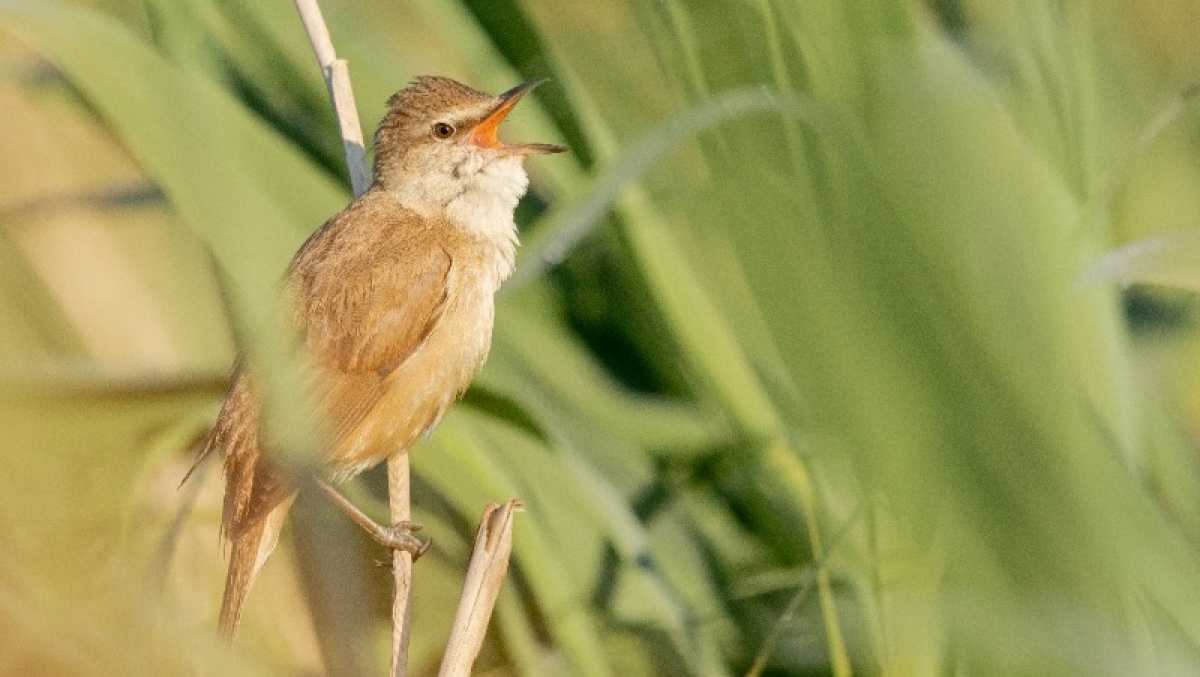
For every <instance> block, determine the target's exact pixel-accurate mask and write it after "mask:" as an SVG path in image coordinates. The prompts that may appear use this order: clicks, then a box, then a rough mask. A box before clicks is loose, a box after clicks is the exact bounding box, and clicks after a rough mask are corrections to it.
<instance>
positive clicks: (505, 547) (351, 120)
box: [296, 0, 521, 677]
mask: <svg viewBox="0 0 1200 677" xmlns="http://www.w3.org/2000/svg"><path fill="white" fill-rule="evenodd" d="M296 10H297V11H298V12H300V19H301V20H302V21H303V22H304V29H305V31H307V32H308V39H309V41H310V42H311V43H312V48H313V53H315V54H316V57H317V64H318V65H319V66H320V67H321V72H322V73H323V74H324V76H325V85H326V86H327V87H328V89H329V98H330V99H331V100H332V101H333V109H334V112H335V114H336V115H337V121H338V128H339V130H340V132H341V135H342V146H343V149H344V150H345V153H346V166H347V167H348V168H349V171H350V185H351V187H352V189H353V190H354V195H355V197H357V196H359V195H362V194H363V193H364V192H366V191H367V189H368V188H370V187H371V170H370V168H369V167H368V166H367V152H366V147H365V145H364V144H363V134H362V125H361V124H360V123H359V120H358V108H357V107H356V106H355V104H354V90H353V89H352V88H351V86H350V69H349V66H348V64H347V63H346V61H345V60H344V59H339V58H337V52H336V51H334V49H333V41H332V40H331V39H330V37H329V28H328V26H326V24H325V18H324V17H323V16H322V15H321V8H320V7H319V6H318V5H317V0H296ZM409 475H410V470H409V463H408V454H407V453H405V454H395V455H393V456H392V457H391V458H389V459H388V508H389V511H390V513H391V520H392V524H398V523H400V522H409V521H411V520H412V505H411V500H410V477H409ZM520 507H521V503H520V501H518V500H517V499H515V498H514V499H509V500H508V502H507V503H505V504H504V505H503V506H498V505H496V504H495V503H492V504H490V505H488V507H487V508H486V509H484V512H483V519H482V520H481V521H480V524H479V531H478V532H477V533H476V534H475V549H474V551H472V553H471V563H470V566H469V567H468V568H467V577H466V580H464V581H463V590H462V596H461V597H460V598H459V602H458V610H457V612H456V613H455V615H454V627H453V628H451V630H450V639H449V641H448V642H447V643H446V651H445V653H444V654H443V656H442V665H441V669H440V670H439V671H438V675H439V677H466V676H467V675H470V674H471V667H472V666H473V665H474V664H475V658H476V657H477V656H478V655H479V650H480V648H482V646H483V639H484V637H485V636H486V634H487V628H488V624H489V622H490V621H491V617H492V610H493V609H494V608H495V606H496V598H497V597H498V596H499V595H500V590H501V589H502V588H503V587H504V577H505V575H506V574H507V572H508V562H509V558H510V556H511V555H512V528H513V513H514V512H516V511H517V510H518V509H519V508H520ZM412 565H413V560H412V555H411V554H410V553H408V552H404V551H402V550H396V551H393V553H392V577H393V579H394V581H395V596H394V598H393V600H392V666H391V675H392V677H403V676H404V675H405V674H407V672H408V640H409V636H410V633H411V625H412V623H411V621H412V617H411V607H410V604H409V600H410V598H411V595H412Z"/></svg>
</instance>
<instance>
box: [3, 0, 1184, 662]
mask: <svg viewBox="0 0 1200 677" xmlns="http://www.w3.org/2000/svg"><path fill="white" fill-rule="evenodd" d="M322 5H323V8H324V10H325V15H326V18H327V20H328V21H329V24H330V28H331V30H332V34H333V38H334V42H335V44H336V45H337V48H338V50H339V52H340V54H341V55H342V56H344V57H345V58H348V59H349V60H350V63H351V73H352V76H353V78H354V83H355V88H356V93H357V97H358V101H359V104H360V106H361V113H362V117H363V119H364V121H374V120H377V119H378V117H379V116H380V114H381V112H382V109H383V103H384V101H385V100H386V98H387V96H388V95H389V94H390V93H391V92H392V91H394V90H395V89H397V88H399V87H400V86H402V85H403V84H404V83H405V82H406V81H407V80H408V79H409V78H410V77H412V76H413V75H417V74H422V73H437V74H445V75H450V76H453V77H457V78H459V79H462V80H464V81H466V82H469V83H472V84H474V85H477V86H479V87H482V88H485V89H489V90H492V91H500V90H502V89H504V88H506V87H508V86H510V85H511V84H513V83H515V82H517V81H519V80H521V79H522V78H526V77H533V76H549V77H551V78H553V80H554V84H553V85H550V86H547V87H544V88H542V89H539V90H538V92H537V93H536V96H535V97H533V99H534V100H532V101H531V102H530V103H529V104H523V110H522V111H521V112H520V113H518V114H517V115H515V116H514V118H513V120H512V122H511V123H510V124H509V127H510V129H509V131H508V133H509V134H510V135H511V136H512V137H513V138H521V139H531V140H539V141H559V142H566V143H568V144H570V145H571V146H572V148H573V150H574V151H575V152H574V153H573V154H572V155H571V156H570V157H568V158H554V159H550V160H544V161H537V162H533V163H531V167H530V170H531V172H532V173H533V176H534V189H533V193H532V194H531V196H530V197H529V198H527V199H526V201H525V203H524V205H523V207H522V208H521V211H520V213H519V216H520V220H521V221H522V230H523V239H524V240H525V243H526V244H525V246H524V248H523V250H522V254H521V260H520V262H519V268H518V275H517V277H516V279H514V280H513V281H512V282H511V284H510V285H509V286H508V287H507V288H506V289H505V290H504V291H503V292H502V300H501V307H500V309H499V312H498V326H497V328H496V337H495V347H494V349H493V352H492V357H491V359H490V362H489V364H488V366H487V368H486V369H485V371H484V373H483V374H482V375H481V377H480V379H479V380H478V383H477V385H476V387H475V388H473V389H472V391H471V392H470V393H469V394H468V396H467V398H466V401H465V402H464V403H463V404H461V405H459V406H458V407H457V408H456V409H455V410H454V411H453V413H452V414H451V415H450V416H448V417H447V420H446V421H445V422H444V423H443V424H442V426H441V427H440V428H439V430H438V432H437V433H436V434H435V435H434V436H433V437H432V438H431V439H430V440H429V441H428V442H426V443H424V444H423V445H422V446H421V447H419V448H418V449H417V450H416V451H415V452H414V453H413V463H414V468H415V472H416V486H415V494H414V495H415V511H416V514H417V518H418V519H419V520H420V521H422V522H423V523H425V524H426V527H427V529H428V531H429V532H430V533H431V534H432V536H433V538H434V541H435V549H434V551H433V552H432V553H431V555H429V556H428V557H427V558H426V559H423V560H422V561H421V562H420V564H419V565H418V566H417V569H416V590H417V592H416V596H417V597H416V604H417V607H416V611H415V615H416V619H417V621H416V625H415V635H414V644H413V665H414V669H415V670H416V671H417V672H418V673H420V674H424V673H426V672H429V673H432V672H433V671H435V670H436V665H437V662H438V659H439V655H440V647H441V644H442V642H443V641H444V638H445V636H446V634H447V632H448V624H449V622H450V619H451V617H452V614H453V608H454V604H455V601H456V598H457V587H458V583H459V581H460V579H461V576H462V571H463V567H464V563H465V560H466V558H467V555H468V548H469V544H470V542H471V534H472V531H473V528H474V524H475V520H476V519H477V518H478V515H479V514H480V512H481V510H482V508H483V506H484V505H485V504H486V503H487V502H488V501H492V500H500V499H504V498H507V497H509V496H520V497H521V498H522V499H524V501H525V503H526V505H527V506H528V508H527V510H526V511H525V512H524V513H523V514H521V515H520V517H519V519H518V526H517V529H516V532H515V540H514V544H515V545H514V564H513V569H512V571H511V575H510V581H509V584H508V588H507V590H506V591H505V593H504V595H503V596H502V597H501V600H500V605H499V608H498V610H497V616H496V620H495V623H494V625H493V632H492V633H491V635H490V639H489V643H488V645H487V647H486V650H485V654H484V656H483V657H482V658H481V661H480V664H479V666H478V668H479V670H480V672H481V673H482V672H486V673H487V674H523V675H544V674H580V675H609V674H613V675H615V674H620V675H625V674H631V675H632V674H703V675H720V674H743V673H746V672H747V671H751V672H754V671H759V670H765V673H766V674H779V675H784V674H789V675H790V674H826V673H829V674H834V675H838V676H839V677H841V676H843V675H849V674H852V673H856V672H857V673H860V674H889V675H909V674H912V675H925V674H961V675H989V674H1005V675H1011V674H1029V675H1051V674H1064V675H1066V674H1113V675H1117V674H1120V675H1124V674H1190V673H1192V672H1194V671H1195V670H1196V669H1197V666H1198V665H1200V591H1198V590H1197V589H1196V586H1195V584H1194V582H1195V581H1196V580H1200V557H1198V555H1200V551H1198V548H1200V512H1198V509H1197V506H1200V457H1198V456H1197V453H1196V452H1197V440H1198V437H1197V426H1196V422H1197V419H1196V417H1197V408H1196V402H1197V401H1198V400H1197V397H1198V395H1200V389H1198V388H1197V386H1200V378H1198V377H1200V370H1198V369H1197V365H1200V361H1198V358H1200V351H1198V350H1197V347H1198V346H1200V342H1197V336H1196V332H1195V327H1194V324H1195V322H1194V318H1195V316H1196V310H1195V302H1194V296H1193V295H1194V292H1195V291H1196V289H1197V288H1198V287H1200V273H1198V271H1200V256H1198V255H1197V252H1200V244H1198V243H1200V234H1198V233H1200V231H1197V230H1196V224H1197V223H1200V191H1197V190H1196V186H1197V185H1200V162H1198V161H1197V159H1198V156H1197V150H1198V148H1197V139H1198V138H1200V135H1198V134H1197V132H1200V126H1198V125H1197V116H1196V115H1195V110H1194V108H1195V103H1194V99H1195V92H1196V89H1195V85H1196V83H1197V82H1200V57H1197V56H1196V55H1195V54H1193V51H1194V50H1192V49H1191V44H1192V43H1191V40H1193V39H1194V34H1195V31H1194V30H1191V27H1194V26H1195V25H1196V24H1197V22H1200V4H1196V3H1188V2H1182V3H1162V4H1160V3H1155V2H1150V1H1149V0H1094V1H1090V2H1078V3H1051V2H1043V1H1041V0H1013V1H1012V2H1001V3H994V2H986V1H984V0H962V1H961V2H959V1H955V0H938V1H936V2H916V1H914V0H909V1H906V0H854V1H853V2H845V1H843V0H809V1H807V2H802V3H786V2H777V1H775V0H760V1H743V2H736V1H732V0H730V1H721V2H715V1H714V2H699V3H685V2H678V1H674V0H665V1H663V2H642V1H635V2H629V3H560V2H551V1H549V0H522V1H520V2H518V1H516V0H463V1H462V2H459V3H451V2H424V3H392V2H387V1H385V0H369V1H351V0H326V1H325V2H323V3H322ZM0 29H2V30H3V33H4V35H5V36H6V37H5V39H4V41H3V42H0V48H2V49H0V55H3V58H4V65H5V68H4V70H3V73H4V80H3V82H2V84H0V102H2V103H0V105H3V106H4V110H5V111H6V114H7V115H6V117H7V118H8V120H9V121H8V124H6V125H5V129H4V130H3V131H0V143H3V144H4V145H3V148H4V149H5V155H6V157H8V158H9V161H8V162H7V163H5V167H4V170H3V171H4V179H5V180H4V182H2V183H3V184H4V187H3V188H0V215H2V217H3V218H0V285H2V289H3V294H0V378H2V379H3V384H4V387H3V389H2V390H0V430H3V431H4V435H3V440H4V442H3V447H2V448H3V450H4V457H3V458H4V461H5V463H6V465H7V468H8V471H7V472H4V473H0V542H2V543H3V544H4V546H5V547H3V548H0V637H2V638H3V639H0V673H4V674H243V673H244V674H296V673H301V674H307V673H313V672H321V671H327V670H335V669H341V670H346V669H347V668H346V666H347V665H350V666H357V668H356V669H357V670H361V671H363V672H369V673H379V672H381V671H382V670H383V669H384V668H383V666H384V665H385V664H386V661H387V656H388V646H389V644H388V621H387V619H388V607H389V601H390V588H389V585H390V578H389V575H388V572H387V571H386V569H384V568H382V567H379V566H375V565H374V560H376V559H379V558H381V557H382V554H381V553H380V552H379V551H378V550H377V549H376V548H375V547H374V546H373V545H372V544H370V543H369V542H367V541H366V540H365V539H364V538H363V537H361V536H360V535H358V534H356V533H353V532H349V531H347V530H346V528H345V525H344V524H343V523H342V522H341V521H339V520H338V519H337V518H336V517H332V516H330V515H328V514H325V513H319V512H318V513H316V514H313V513H310V512H306V511H300V512H299V513H298V515H297V518H296V520H295V522H296V524H294V525H293V528H292V531H291V532H289V533H290V535H291V536H292V537H291V538H288V539H285V540H286V542H285V543H284V545H283V546H282V547H281V548H280V551H279V552H278V553H277V555H276V557H275V558H274V560H273V561H272V563H271V564H270V565H269V566H268V567H267V569H266V570H265V572H264V575H263V577H262V580H261V581H260V583H259V584H258V586H257V587H256V589H255V590H254V592H253V593H252V595H251V598H250V601H249V605H248V606H249V608H248V611H247V621H246V625H245V628H244V632H243V633H242V636H241V637H240V639H239V641H238V643H237V644H236V645H235V646H234V647H233V648H228V647H223V646H221V645H220V644H219V643H218V642H217V641H216V639H215V636H214V632H213V630H214V618H215V609H216V606H217V603H218V599H219V590H220V584H221V579H222V575H223V561H222V559H221V556H220V547H219V541H218V537H217V520H218V515H219V501H220V479H219V472H217V469H216V468H215V467H213V468H207V469H205V470H204V472H202V477H200V478H198V479H197V480H196V481H195V482H194V483H192V484H189V485H187V486H185V487H183V488H182V489H176V484H177V483H178V480H179V479H180V478H181V477H182V474H183V471H184V470H185V469H186V467H187V463H188V460H189V458H190V452H191V450H192V448H193V447H194V444H195V442H196V441H197V440H198V439H200V438H201V437H202V436H203V434H204V432H205V430H206V428H207V426H208V425H209V423H210V422H211V420H212V418H213V416H214V414H215V407H216V406H217V403H218V402H219V399H220V397H221V396H222V394H223V388H224V378H223V374H225V373H226V371H227V369H228V365H229V364H230V362H231V360H232V358H233V355H234V346H235V345H237V346H238V347H240V348H241V349H243V350H245V351H247V352H248V353H249V355H250V356H251V358H252V360H253V362H254V363H255V364H256V365H258V368H259V369H261V370H262V372H263V373H264V374H266V375H268V378H269V382H270V384H271V387H270V393H271V401H272V402H273V403H274V410H275V411H277V412H278V414H277V417H276V418H278V419H279V420H278V423H279V425H280V428H281V430H285V431H288V432H289V433H290V434H291V435H292V438H290V439H293V440H294V446H301V447H302V446H304V445H312V444H317V443H318V440H319V437H316V436H315V434H316V433H317V432H319V431H318V430H317V428H319V426H314V425H313V423H312V422H310V421H307V420H306V417H305V416H304V415H303V407H301V406H298V405H297V403H296V401H295V398H294V396H293V395H292V394H291V393H293V392H294V391H295V390H296V388H295V385H294V384H295V383H297V382H298V381H297V380H296V378H297V377H296V376H295V369H294V368H293V365H292V363H291V362H290V361H289V360H288V359H287V358H286V352H287V351H286V350H283V349H282V347H283V346H285V345H286V343H285V342H284V341H283V340H282V339H281V338H280V337H279V336H278V332H277V331H276V329H275V328H276V324H277V323H276V322H275V321H274V317H275V312H276V310H277V309H276V296H275V294H276V282H277V280H278V279H279V277H280V275H281V272H282V270H283V268H284V266H285V265H286V263H287V261H288V259H289V257H290V256H291V254H292V252H294V251H295V249H296V247H297V246H298V245H299V243H300V242H301V241H302V240H303V238H304V237H305V235H306V234H307V233H308V232H309V231H311V230H312V229H313V228H315V227H316V226H317V225H319V224H320V223H321V222H322V221H323V220H324V219H325V218H326V217H328V216H329V215H330V214H332V213H334V212H335V211H336V210H337V209H339V208H340V206H342V205H343V204H344V203H345V202H346V201H347V200H348V197H349V196H348V192H347V189H346V185H345V184H346V175H345V170H344V168H343V167H342V160H341V145H340V143H339V140H338V138H337V136H336V132H335V126H334V123H333V119H332V114H331V112H330V110H329V105H328V102H327V100H326V96H325V92H324V84H323V82H322V80H321V78H320V74H319V72H318V71H317V68H316V66H315V63H314V60H313V57H312V55H311V53H310V49H309V46H308V42H307V38H306V37H305V35H304V33H303V30H302V29H301V26H300V23H299V21H298V19H297V17H296V16H295V10H294V8H293V6H292V3H291V2H287V1H285V0H264V1H261V2H252V3H249V2H239V1H238V0H92V1H84V0H77V1H74V2H69V1H67V0H7V1H4V2H0ZM369 123H370V122H368V124H369ZM1130 285H1133V291H1129V287H1130ZM1150 285H1159V286H1150ZM1163 285H1165V286H1171V287H1178V288H1180V289H1183V290H1187V291H1175V292H1168V291H1166V290H1164V289H1163V288H1162V286H1163ZM1134 320H1136V322H1137V323H1136V325H1133V326H1135V327H1136V328H1137V330H1138V331H1137V332H1131V331H1130V330H1129V327H1130V325H1131V323H1132V322H1133V321H1134ZM234 336H236V337H237V338H236V340H235V339H234V338H233V337H234ZM351 492H352V493H353V494H354V496H355V498H356V500H358V501H359V502H360V503H362V504H363V505H364V506H365V507H366V508H367V509H368V510H369V511H370V512H373V513H374V514H376V515H383V514H384V513H385V512H386V509H385V508H384V500H385V499H384V493H383V492H384V482H383V478H382V477H381V475H380V474H379V473H378V472H375V473H371V474H369V475H367V476H365V477H364V478H363V479H362V480H360V481H359V482H357V483H356V484H355V485H354V486H353V487H351ZM330 591H333V592H332V594H331V592H330ZM339 600H340V601H339ZM342 654H345V655H342Z"/></svg>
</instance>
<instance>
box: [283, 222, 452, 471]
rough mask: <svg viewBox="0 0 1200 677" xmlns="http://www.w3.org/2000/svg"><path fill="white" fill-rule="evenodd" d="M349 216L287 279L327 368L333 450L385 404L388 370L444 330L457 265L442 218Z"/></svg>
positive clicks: (313, 351) (317, 357) (309, 248)
mask: <svg viewBox="0 0 1200 677" xmlns="http://www.w3.org/2000/svg"><path fill="white" fill-rule="evenodd" d="M368 207H369V203H368ZM344 214H345V216H346V217H347V218H349V219H350V221H348V222H338V221H336V220H335V222H334V223H332V224H330V227H329V228H328V229H327V230H328V233H327V234H326V235H325V237H327V238H329V240H330V241H329V242H321V241H319V240H318V241H316V242H311V243H309V245H306V247H305V250H304V251H302V252H301V253H300V255H299V256H298V257H297V264H296V265H295V266H294V267H293V272H292V275H291V279H290V280H289V282H290V284H289V287H290V288H291V292H292V294H293V295H294V296H293V299H294V301H293V302H294V304H295V307H296V308H297V310H298V313H297V323H298V324H299V325H300V326H301V328H302V329H303V332H304V336H305V342H306V345H307V348H308V351H309V354H310V355H311V356H312V357H313V359H314V361H315V362H316V363H317V364H318V365H320V367H321V372H322V376H323V384H322V386H323V394H324V396H323V397H322V400H323V401H324V403H325V406H324V409H325V411H326V413H327V414H328V415H329V416H330V418H331V419H332V420H331V422H330V423H331V426H332V428H333V429H332V431H331V432H332V433H333V439H332V440H331V442H332V443H333V444H332V448H331V449H330V452H331V453H333V454H336V453H337V448H338V447H339V444H340V441H341V440H342V439H343V437H344V436H345V435H346V434H347V433H348V432H349V431H350V430H352V429H353V428H354V427H355V426H356V425H357V424H358V423H359V422H360V421H361V420H362V418H363V416H365V415H366V414H367V413H368V412H370V411H371V409H372V408H373V407H374V406H375V404H376V403H377V402H378V400H379V398H380V396H381V395H382V394H383V392H384V389H385V388H386V384H385V379H386V377H387V375H388V374H390V373H391V372H392V371H394V370H395V369H396V368H397V367H399V366H400V365H401V364H403V363H404V361H405V360H406V359H407V358H408V357H409V356H410V355H412V354H413V353H414V352H415V351H416V350H417V349H418V348H419V347H420V346H421V345H422V343H423V342H424V341H425V339H426V338H427V337H428V336H429V334H430V332H432V331H433V329H434V327H436V326H437V323H438V320H439V319H440V318H441V316H442V312H443V310H444V309H445V305H446V300H447V279H448V277H449V275H450V271H451V268H452V266H453V261H452V260H451V258H450V255H449V254H448V253H447V252H446V251H445V249H443V248H442V247H441V246H440V245H438V244H437V242H438V240H439V238H438V237H436V235H435V232H436V230H435V228H436V224H430V223H428V222H425V221H424V220H422V219H421V218H419V217H418V216H417V215H416V214H413V213H412V212H409V211H407V210H401V209H399V208H390V209H387V208H379V209H370V208H367V209H363V210H348V211H347V212H346V213H344ZM357 219H366V221H365V222H364V223H356V222H355V221H357ZM364 224H365V227H360V226H364ZM339 231H342V232H339Z"/></svg>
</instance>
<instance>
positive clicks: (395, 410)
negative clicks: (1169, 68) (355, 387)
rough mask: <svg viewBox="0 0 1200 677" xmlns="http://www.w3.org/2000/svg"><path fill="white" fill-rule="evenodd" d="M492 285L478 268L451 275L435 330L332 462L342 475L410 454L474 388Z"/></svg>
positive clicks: (487, 338)
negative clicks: (473, 381)
mask: <svg viewBox="0 0 1200 677" xmlns="http://www.w3.org/2000/svg"><path fill="white" fill-rule="evenodd" d="M464 263H465V262H464ZM480 263H482V262H480ZM476 265H479V264H476ZM491 265H493V264H489V267H491ZM481 273H482V274H481ZM492 279H493V276H492V275H491V274H490V272H483V271H480V270H478V269H475V268H474V266H472V267H471V268H468V267H467V266H466V265H464V266H462V267H459V268H456V269H455V270H454V271H453V272H452V274H451V276H450V279H448V280H447V283H448V284H447V287H448V289H447V293H448V297H447V301H446V307H445V309H444V311H443V313H442V316H441V318H440V319H439V321H438V323H437V326H436V327H435V328H434V329H433V331H431V332H430V334H429V336H428V337H427V338H426V339H425V341H424V342H423V343H422V345H421V347H420V348H418V349H417V350H416V351H415V352H414V353H413V354H412V355H411V356H410V357H409V358H408V359H407V360H406V361H405V362H404V363H403V364H401V365H400V366H399V367H398V368H397V369H396V370H395V371H393V372H392V373H390V374H389V375H387V376H386V377H385V379H384V382H383V384H382V385H383V387H384V388H385V392H384V393H383V395H382V396H381V397H380V398H379V401H378V403H377V404H376V405H375V407H374V410H373V411H372V413H371V415H370V416H367V417H365V418H364V420H363V421H362V423H361V425H360V426H359V427H358V428H357V429H356V430H355V431H354V432H353V433H352V434H351V435H350V436H349V437H348V439H347V440H346V444H345V445H344V446H343V448H342V449H340V450H339V452H338V454H337V457H336V458H333V459H330V461H331V463H332V465H333V466H334V467H335V468H336V471H337V472H338V473H339V474H344V475H352V474H355V473H357V472H360V471H362V470H365V469H366V468H369V467H371V466H374V465H375V464H377V463H380V462H382V461H383V460H384V459H386V458H387V457H388V456H390V455H391V454H393V453H402V452H406V451H408V449H410V448H411V447H412V446H413V445H414V444H416V443H417V442H418V441H419V440H420V439H421V438H422V437H423V436H424V435H426V434H428V433H429V432H430V431H431V430H432V429H433V427H434V426H436V425H437V423H438V422H439V421H440V420H441V418H442V416H443V415H444V414H445V413H446V410H447V409H449V407H450V405H452V404H453V403H454V401H455V400H456V399H458V397H459V396H460V395H461V394H462V393H463V391H465V390H466V389H467V387H468V386H469V385H470V384H471V380H472V379H473V378H474V377H475V375H476V374H477V373H478V372H479V369H480V368H481V367H482V366H483V363H484V361H485V360H486V359H487V355H488V352H489V350H490V348H491V342H492V326H493V321H494V318H495V301H494V294H495V289H496V285H495V284H494V283H493V282H492Z"/></svg>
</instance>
